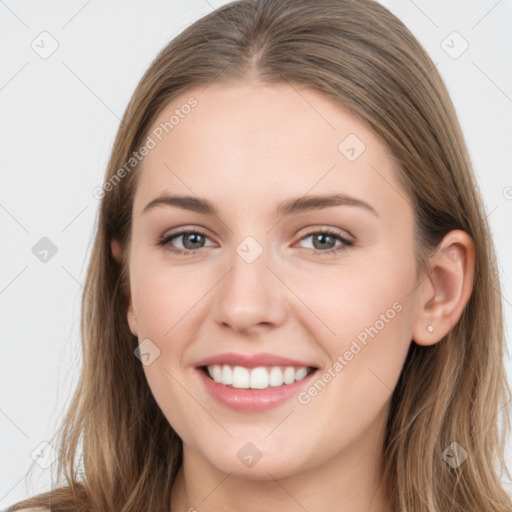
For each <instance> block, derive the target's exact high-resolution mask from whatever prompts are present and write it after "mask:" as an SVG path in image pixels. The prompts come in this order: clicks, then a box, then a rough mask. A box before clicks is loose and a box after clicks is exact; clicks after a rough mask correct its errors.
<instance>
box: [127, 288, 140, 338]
mask: <svg viewBox="0 0 512 512" xmlns="http://www.w3.org/2000/svg"><path fill="white" fill-rule="evenodd" d="M126 319H127V321H128V326H129V327H130V331H131V332H132V334H133V335H134V336H137V317H136V316H135V310H134V309H133V304H132V299H131V297H130V296H129V297H128V310H127V312H126Z"/></svg>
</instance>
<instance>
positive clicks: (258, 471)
mask: <svg viewBox="0 0 512 512" xmlns="http://www.w3.org/2000/svg"><path fill="white" fill-rule="evenodd" d="M165 123H167V124H165ZM148 135H149V137H150V138H151V140H150V139H147V140H146V141H145V142H146V147H147V148H148V154H147V156H146V157H145V158H144V160H143V163H142V168H141V170H140V172H141V174H140V176H139V180H138V185H137V191H136V194H135V198H134V205H133V225H132V237H131V242H130V251H129V277H130V293H131V300H130V306H129V310H128V321H129V324H130V328H131V330H132V332H133V333H134V334H135V335H137V336H138V338H139V342H140V343H141V352H142V357H141V358H142V361H143V362H144V371H145V374H146V376H147V380H148V383H149V385H150V387H151V390H152V392H153V394H154V396H155V399H156V401H157V402H158V404H159V406H160V408H161V409H162V411H163V413H164V414H165V416H166V417H167V419H168V420H169V423H170V424H171V425H172V427H173V428H174V429H175V430H176V432H177V433H178V434H179V436H180V437H181V438H182V440H183V442H184V446H185V450H186V453H188V454H190V456H191V457H192V454H193V457H194V458H195V460H196V461H200V462H201V463H202V464H204V465H206V466H209V467H212V468H215V469H217V470H220V471H222V472H224V473H231V474H233V475H239V476H243V477H245V478H254V479H264V478H268V474H269V473H270V474H271V475H272V476H273V477H275V478H279V477H283V476H286V475H292V474H296V473H299V472H301V471H304V470H305V469H306V468H307V469H312V468H315V467H319V466H321V465H324V464H325V465H327V464H331V463H334V462H335V461H336V460H337V458H340V457H342V456H343V457H345V458H347V457H349V456H351V457H356V456H357V457H358V460H361V458H364V457H365V454H366V455H367V456H368V457H370V456H371V453H372V450H374V449H375V448H376V446H378V443H379V442H381V437H379V436H382V434H383V432H384V425H385V421H386V419H387V415H388V406H389V401H390V397H391V394H392V390H393V389H394V387H395V385H396V382H397V379H398V377H399V374H400V371H401V369H402V366H403V363H404V361H405V357H406V354H407V351H408V348H409V345H410V343H411V338H412V332H413V329H414V325H415V323H416V322H417V318H416V313H415V309H416V306H415V298H416V289H417V288H416V285H417V276H416V265H415V257H414V239H413V210H412V208H411V205H410V202H409V199H408V197H407V195H406V192H405V190H404V189H403V188H402V186H401V185H400V183H399V181H398V179H397V168H396V164H395V162H394V161H393V159H392V157H391V155H390V154H389V152H388V150H387V149H386V147H385V145H384V144H383V143H382V142H381V141H380V139H378V138H377V137H376V136H375V134H374V133H372V132H371V131H370V130H369V129H368V128H367V127H366V126H365V125H364V124H363V123H362V122H361V121H359V120H358V119H357V118H356V117H354V116H353V115H351V114H349V113H347V112H346V111H345V110H344V109H342V108H340V107H339V106H338V105H337V104H335V103H334V102H332V101H331V100H329V99H327V98H325V97H324V96H322V95H320V94H318V93H316V92H314V91H311V90H309V89H306V88H299V87H298V86H294V87H291V86H290V85H284V84H280V85H272V86H268V85H265V86H263V85H261V84H231V85H226V84H223V85H221V84H213V85H209V86H208V87H207V88H205V89H204V90H203V89H201V88H195V89H191V90H190V91H188V92H186V93H184V94H182V95H181V96H180V97H178V98H176V99H175V100H173V101H172V103H170V104H169V105H168V106H167V107H166V108H165V110H164V111H163V112H162V113H161V115H159V117H158V119H157V120H156V121H155V123H154V124H153V126H152V127H151V129H150V131H149V132H148ZM171 196H173V197H177V196H179V197H185V196H186V197H187V198H188V199H180V200H172V199H170V198H171ZM155 199H157V201H155ZM206 202H208V206H209V208H208V207H207V206H205V205H204V203H206ZM213 210H214V211H213ZM194 230H195V231H197V232H199V233H200V234H197V233H196V234H194V233H188V234H186V233H185V234H183V231H194ZM159 242H162V243H161V244H159ZM174 250H176V251H183V253H176V252H173V251H174ZM205 366H207V367H209V371H210V372H211V373H212V375H213V376H214V378H215V379H216V380H217V381H219V382H215V381H214V380H212V378H211V377H210V376H207V373H209V372H208V369H205ZM312 368H313V369H315V370H314V371H313V372H311V369H312ZM304 375H306V376H304ZM292 382H293V383H292Z"/></svg>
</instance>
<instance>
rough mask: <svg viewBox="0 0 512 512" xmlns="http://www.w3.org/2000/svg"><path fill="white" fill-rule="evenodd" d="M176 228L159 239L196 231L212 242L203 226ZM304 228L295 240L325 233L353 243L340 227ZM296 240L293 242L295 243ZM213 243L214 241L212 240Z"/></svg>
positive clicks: (350, 237) (170, 238) (168, 239)
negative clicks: (303, 231)
mask: <svg viewBox="0 0 512 512" xmlns="http://www.w3.org/2000/svg"><path fill="white" fill-rule="evenodd" d="M177 229H178V231H175V232H171V233H169V234H168V235H163V236H162V237H161V239H162V240H167V241H170V240H172V239H174V238H179V237H180V236H184V235H187V234H189V233H197V234H200V235H203V236H204V237H206V238H208V239H209V240H211V241H212V242H213V240H212V239H211V237H210V236H209V235H208V233H207V232H206V231H205V230H203V228H197V227H190V228H187V227H185V228H177ZM304 229H305V230H308V231H306V232H305V233H303V234H301V235H299V236H298V240H297V242H300V241H301V240H303V239H304V238H308V237H310V236H313V235H316V234H327V235H329V236H333V237H337V238H338V239H340V240H341V241H344V242H349V243H351V244H352V243H354V237H353V236H352V235H351V234H350V233H348V232H347V234H348V235H349V236H348V237H347V236H344V235H343V233H341V232H340V231H345V230H341V229H340V228H332V227H319V228H311V229H309V228H304ZM338 230H339V231H338ZM297 242H295V243H297ZM214 243H216V242H214ZM201 249H202V248H201ZM201 249H190V250H201Z"/></svg>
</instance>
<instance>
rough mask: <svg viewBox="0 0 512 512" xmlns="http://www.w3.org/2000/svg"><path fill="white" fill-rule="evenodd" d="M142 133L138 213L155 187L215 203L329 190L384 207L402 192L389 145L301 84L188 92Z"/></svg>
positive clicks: (246, 203) (257, 202)
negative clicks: (145, 141) (148, 144)
mask: <svg viewBox="0 0 512 512" xmlns="http://www.w3.org/2000/svg"><path fill="white" fill-rule="evenodd" d="M148 137H150V138H151V140H152V146H153V148H152V149H151V150H150V151H149V154H148V155H147V156H146V157H145V158H144V160H143V161H142V165H141V168H140V169H139V172H140V173H141V174H140V176H139V181H138V187H137V193H136V197H135V203H134V210H136V211H142V209H143V208H144V206H145V204H147V202H149V201H150V200H151V199H153V198H154V197H155V196H156V195H158V194H159V193H161V192H176V193H186V194H187V195H198V196H201V197H207V198H211V200H212V202H214V203H216V204H217V203H218V202H219V201H220V202H221V203H222V204H220V205H219V209H220V210H222V207H223V205H224V206H225V208H226V209H227V208H229V207H230V205H231V204H233V205H235V206H236V207H237V209H240V208H254V207H256V206H258V207H263V206H264V205H265V204H266V203H268V206H269V208H273V207H274V205H275V203H277V202H279V201H281V200H284V199H286V198H288V197H292V196H293V197H295V196H303V195H306V194H322V193H335V192H339V193H346V194H351V195H356V196H359V197H361V198H363V199H364V200H366V201H372V202H373V205H374V207H375V208H376V209H379V208H381V209H383V208H384V209H386V208H388V209H389V208H390V207H391V208H393V205H392V204H390V201H391V202H394V203H395V204H396V202H397V201H400V197H401V196H402V198H403V196H404V195H405V192H404V191H403V190H402V191H401V192H400V189H401V186H400V184H399V182H398V180H397V175H396V171H397V168H396V163H395V161H394V159H393V157H392V155H391V154H390V152H389V150H388V148H387V146H386V144H385V143H384V142H383V141H382V140H381V139H380V138H378V136H377V135H376V134H375V133H374V132H372V131H371V130H370V129H369V128H368V127H367V126H366V125H365V124H364V123H363V122H362V121H361V120H360V119H359V118H357V117H356V116H355V115H353V114H351V113H349V112H348V111H347V110H346V109H344V108H343V107H342V106H341V105H339V104H338V103H336V102H335V101H334V100H332V99H330V98H327V97H325V96H324V95H322V94H320V93H318V92H316V91H312V90H311V89H308V88H305V87H301V86H298V85H288V84H273V85H263V84H255V83H239V84H235V83H232V84H210V85H208V86H207V87H204V86H202V87H195V88H192V89H189V90H188V91H186V92H184V93H182V94H181V95H179V96H178V97H176V98H174V99H173V101H171V102H170V103H169V104H168V105H166V107H165V108H164V109H163V110H162V111H161V112H160V114H159V115H158V117H157V119H156V120H155V121H154V122H153V124H152V126H151V127H150V129H149V131H148ZM401 201H402V202H403V199H402V200H401Z"/></svg>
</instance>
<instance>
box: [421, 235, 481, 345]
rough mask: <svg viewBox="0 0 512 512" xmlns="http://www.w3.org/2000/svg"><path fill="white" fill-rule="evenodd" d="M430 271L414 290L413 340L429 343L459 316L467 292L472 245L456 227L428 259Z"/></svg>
mask: <svg viewBox="0 0 512 512" xmlns="http://www.w3.org/2000/svg"><path fill="white" fill-rule="evenodd" d="M429 263H430V271H429V273H428V274H427V276H426V277H425V279H424V280H423V281H422V283H421V285H420V287H419V290H418V294H417V297H418V301H417V311H416V317H415V321H414V329H413V340H414V342H415V343H416V344H418V345H424V346H428V345H433V344H435V343H437V342H438V341H441V339H442V338H443V337H444V336H446V334H447V333H448V332H449V331H450V329H451V328H452V327H453V326H454V325H455V324H456V323H457V321H458V320H459V318H460V317H461V315H462V312H463V310H464V307H465V306H466V304H467V302H468V300H469V297H470V296H471V292H472V290H473V279H474V269H475V246H474V244H473V240H472V239H471V237H470V236H469V235H468V234H467V233H466V232H465V231H460V230H455V231H450V233H448V234H447V235H446V236H445V237H444V238H443V240H442V241H441V243H440V244H439V246H438V249H437V251H436V253H435V254H434V255H433V256H432V257H431V258H430V260H429Z"/></svg>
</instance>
